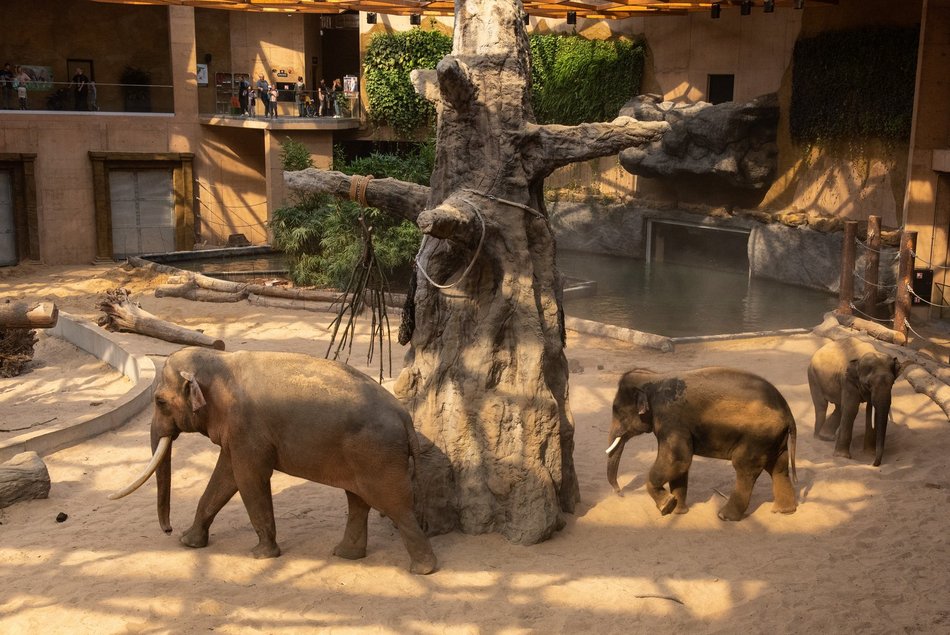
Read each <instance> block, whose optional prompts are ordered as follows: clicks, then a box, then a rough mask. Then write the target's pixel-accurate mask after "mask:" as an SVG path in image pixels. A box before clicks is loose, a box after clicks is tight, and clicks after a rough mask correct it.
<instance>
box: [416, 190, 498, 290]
mask: <svg viewBox="0 0 950 635" xmlns="http://www.w3.org/2000/svg"><path fill="white" fill-rule="evenodd" d="M459 200H460V201H462V202H463V203H465V204H466V205H468V206H469V207H471V208H472V209H473V210H474V211H475V216H477V217H478V220H479V222H480V223H481V224H482V234H481V236H479V238H478V246H477V247H476V248H475V253H474V254H473V255H472V260H471V262H469V263H468V266H467V267H465V270H464V271H463V272H462V275H460V276H459V277H458V280H456V281H455V282H451V283H449V284H439V283H438V282H436V281H435V280H433V279H432V278H431V277H429V274H428V273H426V270H425V267H423V266H422V262H421V261H420V260H419V254H421V253H422V250H423V249H425V246H426V240H427V239H428V238H429V236H428V234H426V235H424V236H423V237H422V244H420V245H419V252H418V253H416V257H415V262H416V267H418V268H419V273H421V274H422V277H424V278H425V279H426V280H428V281H429V284H431V285H432V286H434V287H436V288H437V289H451V288H452V287H455V286H458V284H459V283H460V282H462V280H464V279H465V276H467V275H468V273H469V272H470V271H471V270H472V267H474V266H475V261H476V260H478V256H479V254H481V252H482V244H484V242H485V219H484V217H482V213H481V211H480V210H479V209H478V206H477V205H475V203H473V202H471V201H470V200H468V199H467V198H462V197H459Z"/></svg>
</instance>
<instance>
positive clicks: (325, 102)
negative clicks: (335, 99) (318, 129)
mask: <svg viewBox="0 0 950 635" xmlns="http://www.w3.org/2000/svg"><path fill="white" fill-rule="evenodd" d="M329 106H330V90H329V89H328V88H327V83H326V82H325V81H324V80H322V79H321V80H320V85H319V86H318V87H317V115H319V116H320V117H323V116H325V115H327V114H329V112H330V111H329Z"/></svg>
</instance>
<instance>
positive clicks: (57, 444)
mask: <svg viewBox="0 0 950 635" xmlns="http://www.w3.org/2000/svg"><path fill="white" fill-rule="evenodd" d="M48 332H49V333H50V334H52V335H55V336H57V337H61V338H63V339H64V340H66V341H67V342H71V343H72V344H74V345H75V346H78V347H79V348H81V349H82V350H84V351H86V352H87V353H90V354H92V355H95V356H96V357H98V358H99V359H101V360H102V361H104V362H105V363H107V364H109V365H110V366H112V367H113V368H115V369H116V370H117V371H119V372H120V373H122V374H123V375H125V376H126V377H128V378H129V379H131V380H132V381H133V382H135V385H134V386H133V387H132V389H131V390H129V391H128V392H127V393H125V395H123V396H122V397H120V398H118V399H117V400H115V401H113V402H111V403H110V406H111V407H112V409H111V410H110V411H108V412H102V413H95V414H90V415H86V416H83V417H80V418H78V419H74V420H72V421H67V422H63V423H61V424H59V425H55V426H49V427H46V428H43V429H41V430H36V431H33V432H28V433H25V434H21V435H19V436H16V437H13V438H12V439H7V440H6V441H2V442H0V463H2V462H4V461H6V460H8V459H10V458H12V457H13V456H15V455H17V454H19V453H20V452H27V451H30V450H32V451H33V452H36V453H37V454H39V455H44V454H49V453H51V452H55V451H56V450H60V449H62V448H65V447H69V446H71V445H75V444H77V443H79V442H80V441H84V440H86V439H89V438H91V437H94V436H96V435H97V434H102V433H103V432H106V431H107V430H113V429H115V428H118V427H119V426H121V425H122V424H124V423H125V422H126V421H128V420H129V419H131V418H132V417H134V416H135V415H137V414H138V413H139V412H141V411H142V410H143V409H144V408H145V407H146V406H148V404H149V403H150V402H151V401H152V392H153V390H154V383H155V364H153V363H152V360H150V359H149V358H148V357H144V356H138V355H133V354H131V353H129V352H128V351H126V350H125V349H123V348H122V346H121V345H120V344H119V343H118V342H116V341H115V340H113V339H112V338H111V337H110V334H109V333H108V332H107V331H104V330H103V329H101V328H99V327H98V326H95V325H93V324H90V323H88V322H84V321H82V320H79V319H78V318H75V317H72V316H70V315H68V314H66V313H62V312H60V314H59V320H58V321H57V323H56V326H55V327H53V328H51V329H49V331H48Z"/></svg>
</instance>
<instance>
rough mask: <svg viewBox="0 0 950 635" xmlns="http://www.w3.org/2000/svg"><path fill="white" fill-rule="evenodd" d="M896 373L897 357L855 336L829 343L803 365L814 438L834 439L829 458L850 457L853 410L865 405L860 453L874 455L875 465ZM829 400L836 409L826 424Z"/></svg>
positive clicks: (879, 456)
mask: <svg viewBox="0 0 950 635" xmlns="http://www.w3.org/2000/svg"><path fill="white" fill-rule="evenodd" d="M901 370H903V365H902V364H900V363H899V362H898V360H897V358H896V357H891V356H890V355H886V354H884V353H880V352H878V350H877V349H876V348H874V345H873V344H871V343H869V342H865V341H862V340H859V339H857V338H853V337H849V338H847V339H843V340H839V341H837V342H830V343H828V344H825V345H824V346H822V347H821V348H820V349H818V350H817V351H816V352H815V354H814V355H813V356H812V358H811V363H810V364H809V365H808V388H809V389H810V390H811V400H812V402H813V403H814V404H815V436H816V437H821V438H823V439H825V440H832V439H835V452H834V455H835V456H843V457H845V458H849V459H850V458H851V435H852V432H853V428H854V419H855V417H857V414H858V406H859V405H860V404H861V403H864V402H867V406H866V407H865V419H864V449H865V451H866V452H868V453H871V452H873V453H874V465H880V464H881V459H882V458H883V457H884V437H885V435H886V434H887V418H888V415H889V413H890V411H891V389H892V388H893V387H894V382H895V381H896V380H897V376H898V375H899V374H900V372H901ZM829 402H830V403H833V404H834V405H835V409H834V410H833V411H832V413H831V416H830V417H828V418H827V421H826V419H825V416H826V414H827V411H828V403H829ZM872 412H873V415H872ZM872 417H873V425H872Z"/></svg>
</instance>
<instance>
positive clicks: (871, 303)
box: [861, 216, 881, 318]
mask: <svg viewBox="0 0 950 635" xmlns="http://www.w3.org/2000/svg"><path fill="white" fill-rule="evenodd" d="M864 244H865V246H866V247H867V249H866V250H865V253H866V255H865V260H864V294H863V299H862V302H861V307H862V308H861V310H862V311H864V314H865V316H868V317H872V318H873V317H877V304H878V302H879V301H880V290H879V289H878V280H879V279H880V273H879V272H880V267H881V217H880V216H868V238H867V241H865V243H864Z"/></svg>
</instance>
